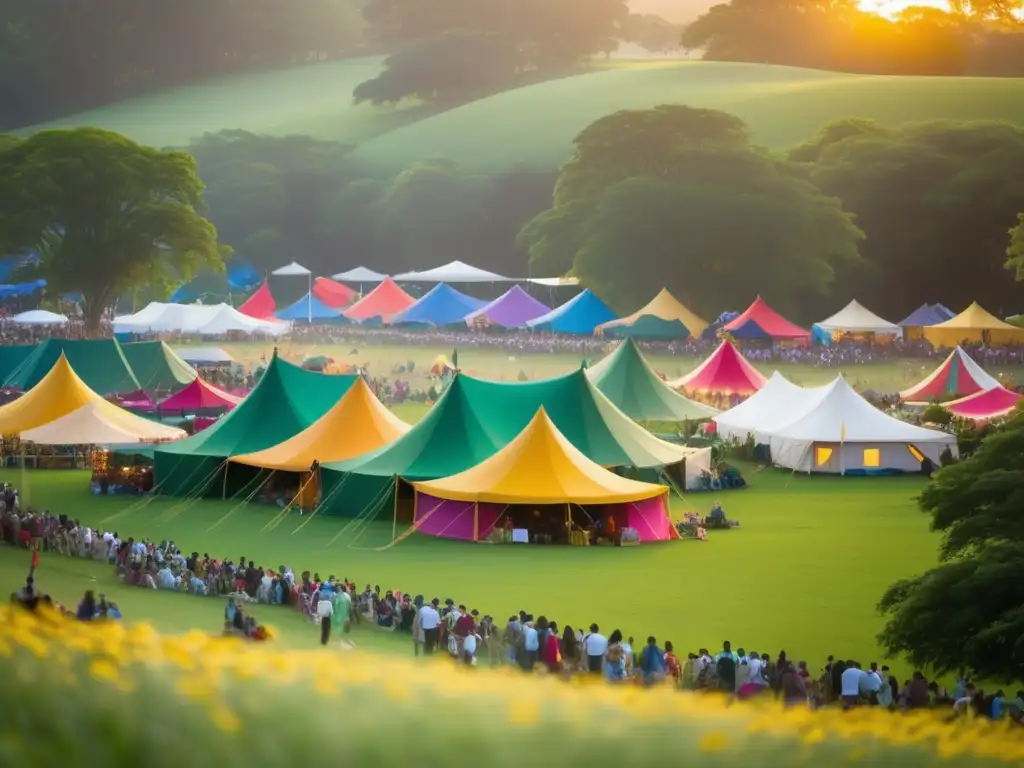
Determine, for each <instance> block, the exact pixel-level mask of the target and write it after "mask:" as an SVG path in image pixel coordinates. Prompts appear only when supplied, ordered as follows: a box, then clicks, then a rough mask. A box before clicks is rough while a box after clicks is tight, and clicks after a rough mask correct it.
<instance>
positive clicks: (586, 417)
mask: <svg viewBox="0 0 1024 768" xmlns="http://www.w3.org/2000/svg"><path fill="white" fill-rule="evenodd" d="M541 406H544V409H545V410H546V411H547V414H548V416H549V417H550V418H551V420H552V421H553V422H554V423H555V424H556V425H557V426H558V428H559V430H560V431H561V432H562V434H563V435H565V437H566V438H567V439H568V440H569V442H571V443H572V444H573V445H575V446H576V447H577V448H579V449H580V450H581V451H582V452H583V453H584V455H586V456H588V457H589V458H590V459H591V460H593V461H596V462H597V463H598V464H601V465H602V466H606V467H616V466H633V467H660V466H665V465H667V464H674V463H677V462H679V461H681V460H682V459H684V458H685V457H686V456H687V455H688V453H691V452H692V451H691V450H690V449H687V448H684V447H682V446H678V445H673V444H672V443H668V442H666V441H664V440H660V439H658V438H657V437H655V436H654V435H652V434H651V433H650V432H648V431H647V430H646V429H644V428H643V427H641V426H640V425H639V424H637V423H636V422H635V421H633V420H632V419H630V418H629V417H628V416H627V415H626V414H624V413H623V412H622V411H620V410H619V409H618V408H616V407H615V406H614V405H613V404H612V402H611V401H610V400H609V399H608V398H607V397H605V396H604V395H603V394H601V392H600V391H599V390H598V389H597V387H596V385H594V383H593V382H592V381H591V380H590V378H589V377H588V376H587V375H586V373H585V372H584V371H582V370H578V371H575V372H573V373H570V374H568V375H566V376H560V377H558V378H554V379H546V380H544V381H536V382H516V383H504V382H496V381H484V380H482V379H474V378H472V377H470V376H466V375H465V374H461V373H460V374H458V375H456V376H455V378H454V379H453V380H452V382H451V384H449V385H448V388H447V389H445V391H444V394H443V395H441V397H440V399H439V400H438V401H437V403H436V404H435V405H434V407H433V408H431V409H430V412H429V413H428V414H427V415H426V416H425V417H424V418H423V419H422V420H421V421H420V422H418V423H417V424H416V425H415V426H413V428H412V429H410V430H409V432H408V433H406V434H405V435H404V436H403V437H401V438H399V439H398V440H396V441H395V442H393V443H391V444H390V445H388V446H385V447H384V448H381V449H380V450H378V451H375V452H373V453H371V454H367V455H366V456H363V457H360V458H358V459H354V460H352V461H347V462H340V463H336V464H330V465H325V466H326V468H327V469H331V470H337V471H340V472H347V473H352V474H356V475H369V476H375V477H394V476H401V477H403V478H406V479H407V480H434V479H437V478H439V477H447V476H448V475H453V474H456V473H458V472H462V471H463V470H466V469H469V468H470V467H473V466H476V465H477V464H479V463H480V462H481V461H483V460H484V459H487V458H489V457H490V456H492V455H493V454H495V453H497V452H498V451H499V450H500V449H501V448H503V447H504V446H506V445H508V443H510V442H512V440H513V439H515V437H516V435H518V434H519V433H520V432H521V431H522V430H523V428H524V427H525V426H526V425H527V424H529V423H530V420H531V419H532V418H533V416H534V415H535V414H536V413H537V409H538V408H540V407H541Z"/></svg>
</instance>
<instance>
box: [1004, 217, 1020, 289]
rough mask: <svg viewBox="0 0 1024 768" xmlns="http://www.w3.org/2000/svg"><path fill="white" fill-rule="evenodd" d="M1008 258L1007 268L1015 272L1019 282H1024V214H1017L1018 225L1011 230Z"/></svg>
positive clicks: (1007, 251) (1007, 250)
mask: <svg viewBox="0 0 1024 768" xmlns="http://www.w3.org/2000/svg"><path fill="white" fill-rule="evenodd" d="M1006 257H1007V258H1006V268H1007V269H1012V270H1013V271H1014V274H1015V275H1016V278H1017V280H1018V282H1019V281H1021V280H1024V213H1018V214H1017V225H1016V226H1015V227H1014V228H1013V229H1011V230H1010V247H1009V248H1007V249H1006Z"/></svg>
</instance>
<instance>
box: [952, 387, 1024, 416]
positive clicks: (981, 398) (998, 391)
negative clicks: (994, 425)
mask: <svg viewBox="0 0 1024 768" xmlns="http://www.w3.org/2000/svg"><path fill="white" fill-rule="evenodd" d="M1021 400H1024V395H1020V394H1018V393H1016V392H1013V391H1011V390H1009V389H1006V388H1005V387H1002V386H999V387H995V388H994V389H987V390H985V391H983V392H975V393H974V394H973V395H968V396H967V397H961V398H960V399H959V400H950V401H949V402H948V403H945V404H944V405H943V406H942V407H943V408H945V409H946V410H947V411H949V412H950V413H952V414H953V415H954V416H957V417H959V418H961V419H970V420H971V421H978V422H983V421H991V420H992V419H998V418H1000V417H1002V416H1008V415H1010V414H1011V413H1013V411H1014V410H1015V409H1016V408H1017V405H1018V404H1019V403H1020V401H1021Z"/></svg>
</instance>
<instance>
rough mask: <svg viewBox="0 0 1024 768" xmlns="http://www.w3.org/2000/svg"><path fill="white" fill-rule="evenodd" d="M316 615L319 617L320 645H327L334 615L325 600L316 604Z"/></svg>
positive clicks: (330, 606) (329, 604)
mask: <svg viewBox="0 0 1024 768" xmlns="http://www.w3.org/2000/svg"><path fill="white" fill-rule="evenodd" d="M316 615H317V616H319V617H320V645H327V643H328V641H329V640H330V639H331V617H332V616H333V615H334V606H333V605H331V601H330V600H329V599H327V598H323V597H321V598H320V601H319V602H318V603H317V604H316Z"/></svg>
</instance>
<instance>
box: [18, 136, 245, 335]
mask: <svg viewBox="0 0 1024 768" xmlns="http://www.w3.org/2000/svg"><path fill="white" fill-rule="evenodd" d="M202 191H203V184H202V182H201V181H200V179H199V177H198V175H197V174H196V164H195V159H194V158H193V157H192V156H191V155H189V154H188V153H186V152H181V151H159V150H155V149H151V148H149V147H142V146H139V145H138V144H135V143H134V142H132V141H131V140H129V139H127V138H125V137H124V136H121V135H120V134H117V133H112V132H109V131H103V130H99V129H96V128H79V129H75V130H67V131H41V132H39V133H36V134H35V135H33V136H31V137H30V138H28V139H26V140H24V141H22V142H19V143H16V144H14V145H13V146H11V147H8V148H7V149H6V150H3V151H0V199H2V200H3V201H4V205H3V206H2V208H0V247H2V248H3V250H5V251H7V252H17V251H18V250H26V249H32V250H35V252H36V253H37V254H38V255H39V257H40V260H41V261H40V265H39V271H40V273H41V276H42V277H44V278H45V279H46V280H47V282H48V287H49V288H50V289H51V290H53V291H54V292H59V293H63V292H73V291H75V292H81V293H82V294H83V295H84V297H85V315H86V320H87V322H88V323H90V324H91V325H93V326H95V325H96V324H97V323H98V322H99V320H100V318H101V317H102V314H103V312H104V311H105V310H106V309H107V307H108V306H110V304H111V303H112V301H113V300H114V299H115V298H116V297H117V296H118V295H119V294H121V293H123V292H126V291H129V290H131V289H133V288H136V287H138V286H140V285H150V286H161V285H162V286H165V287H167V288H170V287H171V285H172V284H174V283H176V282H177V281H178V280H179V279H181V278H183V279H185V280H188V279H189V278H190V277H191V276H192V275H194V274H195V273H196V271H197V270H199V269H201V268H204V267H205V268H211V269H220V270H222V269H223V266H224V265H223V259H224V257H225V256H226V255H227V254H228V253H229V252H230V251H229V249H224V248H222V247H220V246H219V245H218V243H217V232H216V229H214V226H213V225H212V224H211V223H210V222H209V221H207V220H206V219H205V218H203V216H202V215H201V213H200V211H201V210H202V208H203V205H204V203H203V197H202Z"/></svg>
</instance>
